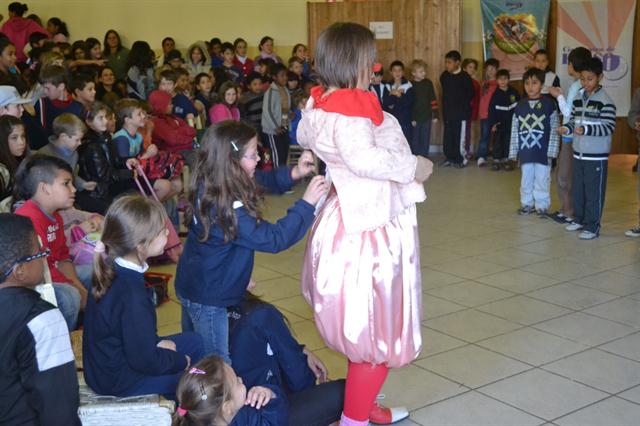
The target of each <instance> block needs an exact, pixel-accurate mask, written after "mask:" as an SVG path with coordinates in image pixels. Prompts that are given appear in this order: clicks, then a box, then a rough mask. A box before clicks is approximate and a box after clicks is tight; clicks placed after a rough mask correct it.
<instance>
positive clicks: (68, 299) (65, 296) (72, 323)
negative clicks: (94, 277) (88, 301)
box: [53, 283, 80, 331]
mask: <svg viewBox="0 0 640 426" xmlns="http://www.w3.org/2000/svg"><path fill="white" fill-rule="evenodd" d="M53 291H54V292H55V294H56V301H57V302H58V309H60V312H62V316H63V317H64V320H65V321H66V322H67V327H69V331H73V330H75V328H76V324H77V323H78V314H79V313H80V293H79V292H78V290H77V289H76V288H75V287H74V286H72V285H71V284H56V283H54V284H53Z"/></svg>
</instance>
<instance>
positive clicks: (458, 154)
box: [440, 50, 475, 168]
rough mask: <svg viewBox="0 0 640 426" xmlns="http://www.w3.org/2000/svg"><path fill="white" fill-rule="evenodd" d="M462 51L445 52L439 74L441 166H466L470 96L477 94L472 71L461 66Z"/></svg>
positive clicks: (471, 97)
mask: <svg viewBox="0 0 640 426" xmlns="http://www.w3.org/2000/svg"><path fill="white" fill-rule="evenodd" d="M461 60H462V59H461V56H460V52H458V51H457V50H451V51H449V52H447V54H446V55H445V71H444V72H443V73H442V74H441V75H440V85H441V86H442V120H443V122H444V136H443V140H442V149H443V151H444V155H445V160H444V162H443V163H442V164H441V166H442V167H448V166H455V167H457V168H463V167H465V166H466V165H467V159H466V158H465V156H466V152H465V149H464V143H465V138H466V137H465V133H466V128H467V120H469V119H470V118H471V99H473V96H474V94H475V92H474V90H473V83H472V82H471V77H469V74H467V73H466V72H464V70H463V69H462V67H461V66H460V62H461Z"/></svg>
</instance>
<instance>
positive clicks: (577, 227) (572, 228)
mask: <svg viewBox="0 0 640 426" xmlns="http://www.w3.org/2000/svg"><path fill="white" fill-rule="evenodd" d="M564 229H566V230H567V231H569V232H573V231H579V230H581V229H582V225H580V224H579V223H576V222H571V223H570V224H568V225H567V226H565V228H564Z"/></svg>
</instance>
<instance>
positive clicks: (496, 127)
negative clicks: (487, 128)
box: [491, 123, 499, 132]
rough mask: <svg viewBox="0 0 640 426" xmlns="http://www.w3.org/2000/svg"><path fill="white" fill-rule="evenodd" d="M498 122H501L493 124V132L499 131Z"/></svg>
mask: <svg viewBox="0 0 640 426" xmlns="http://www.w3.org/2000/svg"><path fill="white" fill-rule="evenodd" d="M498 124H499V123H496V124H494V125H493V126H491V131H492V132H497V131H498Z"/></svg>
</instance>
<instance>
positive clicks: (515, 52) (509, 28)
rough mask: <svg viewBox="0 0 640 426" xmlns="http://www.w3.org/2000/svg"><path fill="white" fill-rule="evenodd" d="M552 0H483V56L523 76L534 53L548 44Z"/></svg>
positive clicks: (514, 75) (516, 74)
mask: <svg viewBox="0 0 640 426" xmlns="http://www.w3.org/2000/svg"><path fill="white" fill-rule="evenodd" d="M549 4H550V0H520V1H514V0H480V7H481V9H482V41H483V43H484V58H485V59H489V58H496V59H497V60H499V61H500V68H506V69H508V70H509V72H510V73H511V79H512V80H520V79H522V74H524V72H525V71H526V69H527V68H528V67H529V65H530V64H531V61H532V60H533V54H534V53H535V52H536V50H538V49H544V48H545V47H546V45H547V26H548V24H549Z"/></svg>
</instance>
